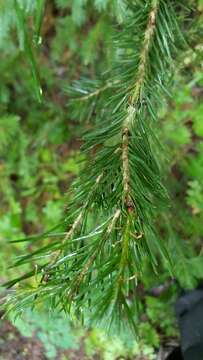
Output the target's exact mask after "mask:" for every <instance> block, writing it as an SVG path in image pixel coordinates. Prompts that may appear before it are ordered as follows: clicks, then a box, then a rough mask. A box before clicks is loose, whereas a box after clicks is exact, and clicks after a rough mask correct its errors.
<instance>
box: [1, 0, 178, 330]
mask: <svg viewBox="0 0 203 360" xmlns="http://www.w3.org/2000/svg"><path fill="white" fill-rule="evenodd" d="M175 3H176V2H175V1H173V0H164V1H163V0H151V1H149V0H144V1H143V2H139V1H127V4H128V12H127V14H126V22H125V23H124V24H123V29H122V31H120V30H119V31H118V32H117V33H116V36H115V56H114V58H115V61H114V65H113V68H112V69H111V71H109V72H107V73H105V74H104V75H102V77H101V79H99V80H98V81H93V82H92V86H91V82H90V81H89V82H88V81H86V80H85V81H84V79H83V80H82V81H81V84H78V83H76V84H75V87H73V88H72V89H71V92H72V94H74V95H75V99H76V101H75V105H74V99H73V101H71V107H73V113H74V115H76V117H77V115H78V114H79V115H81V114H82V115H81V117H82V118H83V119H86V118H87V117H88V118H89V116H91V117H93V113H94V114H95V113H96V115H95V118H94V120H95V122H96V125H95V126H94V128H93V129H92V130H91V131H88V133H86V134H85V136H84V145H83V147H82V151H84V153H85V154H86V157H87V161H86V163H85V166H84V169H83V172H82V173H81V175H80V177H79V179H78V180H77V181H76V182H75V183H74V185H73V188H72V190H71V191H72V201H70V203H69V207H68V209H69V212H68V215H67V218H66V222H65V224H64V225H65V226H66V227H67V225H68V229H69V230H68V231H67V232H66V235H65V237H64V239H63V241H61V239H60V238H57V236H56V240H55V243H54V244H51V243H50V244H49V245H47V246H46V247H44V248H42V249H39V250H38V251H37V252H36V251H35V252H33V253H31V254H28V255H27V256H25V257H23V258H22V259H21V260H20V261H18V262H17V265H20V264H24V263H26V262H29V261H31V260H32V261H37V258H36V255H37V256H39V255H41V262H40V264H39V266H38V267H37V271H31V272H30V273H28V274H27V276H26V275H25V276H24V279H27V278H28V277H31V276H33V274H35V275H36V272H37V276H36V277H38V278H39V283H38V288H37V289H33V297H32V300H33V302H34V303H35V302H37V301H40V300H44V299H49V298H50V299H51V300H52V301H53V303H54V304H58V305H59V306H60V307H61V309H64V310H66V311H68V312H69V313H72V312H73V313H74V314H75V315H76V314H77V315H78V314H79V313H81V310H82V313H84V309H85V311H86V312H87V313H88V315H89V317H90V318H91V319H92V320H94V319H100V320H101V319H103V321H104V322H107V323H110V324H112V323H113V322H115V323H116V322H117V321H119V322H122V323H123V322H124V323H126V322H127V323H128V324H130V325H131V326H132V327H133V329H134V328H135V319H136V314H137V304H136V301H137V291H136V285H137V282H138V281H140V279H142V272H143V263H144V262H145V261H146V258H148V260H149V262H150V263H151V265H152V267H153V268H154V269H155V268H156V267H157V260H156V259H157V254H159V255H160V257H161V259H162V261H163V262H164V263H165V265H166V266H168V268H169V270H170V271H172V269H171V267H170V257H169V255H168V252H167V244H164V243H163V242H162V240H161V239H159V237H158V236H157V234H156V229H155V226H154V220H155V219H156V216H157V213H158V211H162V208H163V204H164V205H165V203H166V200H167V193H166V190H165V188H164V186H163V184H162V179H161V174H160V169H159V165H158V160H157V157H156V150H154V149H157V141H156V137H155V134H154V131H153V130H154V129H153V121H154V120H156V119H157V107H158V104H159V98H160V97H163V96H164V95H165V93H166V87H167V86H168V81H169V78H170V77H171V67H172V59H173V58H174V55H176V53H177V47H178V46H179V35H178V32H177V29H178V21H177V16H176V5H175ZM178 11H180V10H178ZM181 40H182V39H181ZM83 85H84V87H83ZM83 88H84V90H83ZM81 94H85V95H84V96H82V97H81ZM74 106H75V108H74ZM157 153H158V151H157ZM98 174H100V175H99V176H98ZM98 229H99V231H98ZM56 251H57V253H56ZM50 252H51V253H52V254H54V259H52V260H50V262H49V263H48V264H47V257H48V256H50ZM43 257H44V262H43ZM44 273H45V274H46V275H47V280H46V281H45V277H44ZM22 279H23V277H22ZM19 281H20V279H17V280H14V281H13V282H12V285H13V284H15V283H16V282H19ZM24 294H25V292H23V293H22V294H21V293H20V294H19V298H18V300H16V299H15V301H14V303H12V299H11V300H9V301H8V306H9V305H10V304H11V306H13V305H14V306H15V307H16V306H17V308H19V307H21V306H25V305H26V304H27V303H28V304H30V289H29V290H28V293H27V294H28V295H27V298H28V299H29V301H28V302H27V300H26V295H24ZM130 295H131V296H133V297H134V298H135V299H136V300H135V301H133V302H132V303H131V302H130V303H129V302H128V300H127V299H129V296H130ZM16 301H17V302H16ZM16 304H17V305H16ZM133 314H135V316H134V315H133ZM88 315H87V317H88Z"/></svg>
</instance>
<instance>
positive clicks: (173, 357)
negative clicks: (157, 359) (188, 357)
mask: <svg viewBox="0 0 203 360" xmlns="http://www.w3.org/2000/svg"><path fill="white" fill-rule="evenodd" d="M166 360H184V359H183V356H182V352H181V348H180V347H176V348H175V349H173V351H172V352H171V353H170V354H169V355H168V356H167V358H166Z"/></svg>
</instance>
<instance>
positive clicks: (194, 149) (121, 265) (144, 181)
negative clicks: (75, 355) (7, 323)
mask: <svg viewBox="0 0 203 360" xmlns="http://www.w3.org/2000/svg"><path fill="white" fill-rule="evenodd" d="M38 3H39V7H38V8H37V9H36V8H34V7H32V6H30V5H32V4H34V3H33V2H29V3H28V2H19V4H20V8H21V9H23V14H24V17H23V19H24V25H25V31H26V34H28V35H29V41H30V42H29V44H30V45H31V46H32V51H33V54H35V59H36V60H35V62H36V64H38V65H37V72H39V73H40V86H41V87H42V88H43V89H44V91H43V101H42V103H41V104H39V103H38V102H37V101H36V87H35V92H34V91H33V89H34V88H33V76H35V75H34V73H33V76H31V69H32V63H31V64H30V60H29V50H28V51H27V54H26V49H25V46H24V52H21V50H20V49H19V45H18V42H17V39H16V33H15V29H16V24H17V17H16V13H15V11H14V7H13V6H12V5H11V2H6V3H5V2H3V1H2V2H1V3H0V4H1V5H0V6H1V7H0V9H1V10H2V9H3V11H1V12H0V17H1V19H3V21H2V22H1V23H0V24H1V25H0V26H1V39H0V46H1V49H2V56H3V60H4V61H3V62H2V63H1V65H0V70H1V73H2V82H1V85H0V87H1V91H0V98H1V105H0V114H1V115H0V149H1V153H2V158H1V162H0V172H1V175H2V176H1V180H0V192H1V196H2V205H3V206H2V210H1V220H0V247H1V274H2V276H3V277H4V278H6V279H11V278H12V277H13V278H15V277H19V279H20V278H21V276H22V274H24V272H26V271H27V272H28V278H29V276H30V275H31V276H32V278H31V279H28V280H26V281H25V283H24V284H23V286H20V287H18V288H17V292H16V298H15V297H14V296H13V297H12V299H11V306H13V305H16V301H17V312H18V313H20V312H21V310H22V311H24V307H26V306H30V305H31V303H32V301H31V300H30V299H31V298H30V297H29V296H32V299H33V298H34V300H35V302H38V300H43V299H45V298H51V296H50V295H54V296H53V298H52V299H51V300H52V303H51V305H52V306H53V307H54V308H55V307H56V306H57V305H58V306H59V307H60V309H65V310H66V311H69V312H70V314H71V316H72V317H73V319H74V320H75V319H76V317H77V318H78V317H80V318H82V320H83V317H85V319H86V324H89V318H91V317H92V313H93V312H94V310H95V308H96V307H95V308H94V307H93V304H95V305H99V306H100V303H99V302H98V298H99V301H101V303H102V304H103V305H104V306H103V308H102V306H101V307H100V308H99V310H101V314H100V313H98V312H96V315H99V316H102V313H104V312H105V311H106V314H107V317H108V320H109V319H110V317H111V319H113V320H116V319H118V322H119V320H120V317H121V316H122V317H123V319H124V322H125V321H126V319H127V320H128V321H129V319H130V321H131V320H132V319H133V318H134V319H135V321H136V320H137V321H139V327H137V332H139V336H140V338H141V339H140V340H139V341H138V342H137V343H133V344H131V345H130V347H127V346H126V344H124V343H123V342H122V341H121V340H120V339H119V340H118V339H117V340H115V339H114V340H111V339H109V338H108V337H107V336H106V334H105V335H104V334H103V333H102V332H101V331H100V330H92V332H91V333H90V336H89V337H88V336H87V341H85V343H86V352H87V354H88V355H89V356H93V355H94V353H95V352H97V353H99V354H101V356H103V357H105V358H106V359H114V358H115V357H116V355H117V354H118V353H119V354H120V356H128V357H133V356H136V355H140V354H141V353H142V354H145V356H148V358H149V359H151V358H153V357H154V356H155V355H154V350H153V348H154V347H157V346H159V343H160V335H161V336H162V335H164V336H167V337H168V336H176V328H175V325H174V317H173V316H172V312H173V306H174V301H175V297H176V296H177V293H178V291H177V287H176V286H175V287H174V293H173V292H170V291H169V292H168V293H167V294H166V295H165V297H161V298H160V299H152V298H149V297H147V298H146V307H143V306H142V305H141V303H140V302H139V297H140V294H139V293H138V290H139V287H138V288H137V287H136V286H137V283H138V284H139V283H140V282H141V284H142V285H143V286H144V288H145V289H150V288H151V287H153V286H157V284H160V283H164V282H165V281H167V279H168V277H169V276H170V274H169V272H168V270H169V268H170V271H171V273H172V275H173V276H174V277H176V279H177V281H178V282H179V284H180V286H182V287H187V288H192V287H194V286H196V284H197V281H198V280H199V279H202V246H201V238H202V234H203V215H202V214H203V212H202V196H203V195H202V193H203V185H202V179H203V173H202V169H203V167H202V164H203V158H202V128H201V121H200V119H201V112H202V105H201V99H202V98H201V94H202V84H203V80H202V79H203V78H202V71H201V69H202V63H201V56H200V50H201V49H200V48H201V46H200V45H199V42H198V41H199V40H197V39H198V36H199V35H198V36H197V35H195V34H194V33H191V34H190V33H189V35H190V36H191V39H192V41H193V43H192V47H193V49H194V51H193V50H192V49H189V50H187V51H186V52H185V51H183V50H182V51H183V55H182V57H180V58H179V59H180V63H181V69H179V68H178V69H177V71H176V74H175V84H174V86H173V91H172V95H171V98H170V100H169V101H168V105H167V103H166V101H165V99H164V97H165V95H164V94H165V93H167V94H168V89H169V87H170V84H169V82H170V75H171V72H172V71H173V68H174V62H173V61H174V60H172V59H174V55H175V57H176V56H177V55H176V51H177V49H175V48H174V44H176V45H177V47H179V41H178V37H177V34H178V33H177V29H176V22H175V16H172V14H173V9H170V11H171V10H172V13H170V14H169V15H170V18H171V16H172V18H173V19H172V22H168V23H167V24H169V25H168V26H169V30H168V28H167V29H166V23H165V21H164V19H165V15H166V14H165V13H164V12H163V15H164V16H163V17H161V16H160V19H159V23H158V29H157V34H156V40H155V41H154V43H153V44H152V48H151V53H150V57H149V61H150V64H149V69H147V74H146V79H145V83H144V85H143V88H142V92H141V95H140V98H139V99H138V105H137V106H138V108H139V110H140V113H139V116H138V117H136V119H135V121H134V123H133V126H132V129H131V128H130V136H129V141H130V155H129V156H130V174H132V175H133V176H132V179H130V185H131V186H132V190H131V193H130V197H131V198H132V199H133V216H132V217H133V219H131V217H130V215H129V212H130V211H128V206H126V205H127V204H126V202H125V199H124V198H125V197H124V195H123V163H122V156H121V152H122V150H120V149H121V148H122V138H123V136H122V131H123V120H125V119H126V108H127V107H128V104H129V101H131V100H130V95H132V93H133V90H134V86H135V85H136V80H137V78H138V77H137V76H136V75H137V67H138V63H139V54H140V52H141V49H142V40H143V36H142V34H143V31H144V28H145V27H146V23H147V18H148V14H149V10H150V9H149V6H147V5H146V8H145V11H142V10H143V9H141V8H139V6H140V4H141V2H139V1H138V2H135V7H133V8H132V9H131V10H129V9H128V11H126V8H125V5H124V4H125V2H124V1H115V2H114V1H89V2H82V1H78V2H76V1H64V0H58V1H56V4H57V6H58V10H56V9H55V7H54V3H53V4H51V5H50V4H49V5H47V7H46V9H45V11H46V14H47V16H46V19H47V20H46V21H44V22H41V20H42V11H43V2H41V1H39V2H38ZM146 3H147V2H146ZM169 3H171V2H169ZM191 3H192V2H191ZM167 4H168V2H167ZM23 5H24V6H23ZM141 5H143V4H141ZM193 5H194V4H193ZM137 6H138V8H139V9H140V10H139V11H138V8H137ZM165 6H166V5H163V9H165ZM199 6H200V7H201V4H199ZM74 8H75V10H74ZM95 8H96V10H97V11H95ZM169 8H170V6H169ZM72 10H74V11H72ZM57 11H58V12H57ZM77 11H78V16H77ZM163 11H164V10H163ZM135 13H136V14H137V17H136V16H135V17H134V14H135ZM56 14H58V15H57V16H56ZM177 14H180V15H181V17H182V10H181V9H179V7H178V9H177ZM132 15H133V21H132V17H131V16H132ZM167 16H168V15H167ZM193 16H194V18H195V21H196V26H197V28H198V31H200V29H201V26H202V25H201V26H200V25H199V23H201V21H200V20H199V18H197V16H196V13H195V14H193ZM12 20H13V21H12ZM181 20H182V19H180V21H179V19H178V21H177V22H181ZM116 22H119V27H118V28H115V23H116ZM21 25H22V24H21ZM183 25H184V26H186V28H187V31H188V27H187V26H188V25H187V24H185V23H183ZM20 27H21V26H20ZM138 29H139V31H138ZM113 33H114V40H113V41H112V34H113ZM23 34H24V33H23V32H22V27H21V37H22V38H23V37H24V35H23ZM163 34H165V36H163ZM166 34H167V35H166ZM173 34H174V35H173ZM41 35H42V45H41V47H40V46H39V45H40V44H39V43H40V36H41ZM129 37H130V38H129ZM172 39H173V41H172ZM176 41H177V43H176ZM195 41H196V42H197V44H196V43H195ZM113 42H114V45H113V46H112V44H113ZM157 43H158V45H157ZM180 43H181V44H182V40H181V41H180ZM22 44H23V42H22ZM24 45H25V44H24ZM155 45H156V46H155ZM155 48H156V49H157V51H158V55H159V56H157V54H156V53H155V51H154V49H155ZM152 49H153V51H152ZM8 54H9V56H8ZM154 54H155V55H154ZM152 55H153V56H152ZM159 58H161V62H160V61H159V60H160V59H159ZM27 60H28V61H27ZM151 61H152V62H151ZM171 65H172V68H171ZM176 65H177V62H175V66H176ZM109 67H110V68H111V70H110V71H108V72H106V69H107V68H109ZM112 67H113V69H112ZM162 67H163V69H162ZM165 69H167V71H165ZM152 70H153V71H152ZM22 73H23V76H22ZM158 73H159V75H160V76H159V78H158V77H156V75H157V74H158ZM150 74H152V76H151V75H150ZM81 75H82V80H81V81H75V82H74V84H73V86H69V84H70V82H71V80H72V79H73V78H75V79H78V78H79V77H80V76H81ZM87 77H88V80H87ZM92 78H93V79H92ZM119 79H121V81H120V80H119ZM155 80H156V81H155ZM168 80H169V82H168ZM35 85H36V84H35ZM38 85H39V84H38ZM38 85H37V86H38ZM64 88H65V90H66V94H65V95H64V93H63V90H62V89H64ZM38 89H39V86H38ZM67 93H68V97H69V98H68V103H69V106H68V108H67V107H66V104H67ZM163 93H164V94H163ZM156 94H157V95H156ZM70 96H71V99H70ZM167 96H168V95H167ZM145 98H146V99H147V104H146V99H145ZM160 99H161V101H160ZM141 100H142V101H141ZM133 105H134V104H133ZM157 114H158V115H159V119H157ZM153 120H156V121H153ZM79 122H80V123H79ZM81 127H83V129H87V130H88V132H87V134H86V135H85V141H86V143H85V145H83V150H84V151H83V153H82V155H81V154H79V152H78V148H79V143H77V142H76V144H75V143H74V142H73V141H75V139H76V138H78V137H79V136H80V134H81ZM95 129H96V130H95ZM131 132H132V134H133V136H132V135H131ZM154 133H156V135H157V136H155V135H154ZM157 138H158V139H160V140H161V142H162V143H163V148H162V149H160V145H159V144H157ZM71 139H73V140H71ZM133 139H135V141H134V140H133ZM72 149H73V150H72ZM88 149H89V150H88ZM119 151H120V152H119ZM165 154H167V155H168V162H167V163H166V161H165ZM86 159H87V162H86V163H84V161H86ZM103 169H104V175H103V177H101V178H100V179H99V180H100V182H99V184H98V188H96V186H95V180H96V179H98V176H99V175H100V173H101V171H102V170H103ZM75 176H78V177H79V180H77V181H76V182H74V183H73V186H72V189H71V191H69V192H68V194H67V196H66V200H65V201H66V203H65V206H64V199H63V194H64V192H66V191H67V190H68V187H69V183H70V182H71V180H72V178H73V177H75ZM163 182H164V185H165V187H167V188H168V190H169V193H170V197H171V202H169V201H168V198H167V196H166V191H165V187H163V186H162V183H163ZM90 190H91V191H90ZM88 194H91V195H90V196H89V195H88ZM67 204H68V206H67ZM84 205H85V206H84ZM83 206H84V207H83ZM169 206H170V211H168V212H167V211H165V210H164V208H166V207H169ZM67 207H68V209H67ZM64 208H66V209H67V211H66V213H65V215H66V219H65V223H63V224H62V225H61V226H60V227H59V226H58V227H56V228H55V229H53V230H52V231H49V232H48V233H45V235H44V236H41V235H39V236H35V235H34V236H33V237H32V234H36V233H38V234H41V233H43V232H44V231H46V230H47V229H50V228H52V227H54V226H55V225H56V224H57V223H59V222H60V219H61V218H63V217H64ZM79 208H80V210H78V209H79ZM117 208H118V209H121V214H119V218H118V219H115V217H114V216H115V214H116V209H117ZM129 210H131V207H130V208H129ZM81 211H82V215H83V220H82V221H81V222H80V224H78V225H77V228H75V229H74V232H73V233H72V234H71V237H70V239H69V241H68V242H67V243H66V242H64V243H63V239H64V235H67V232H68V231H70V230H71V229H72V226H73V224H74V223H75V219H77V217H78V216H79V214H80V212H81ZM135 214H136V216H137V215H138V217H137V218H136V219H138V220H137V222H136V221H134V217H135ZM113 219H114V220H115V221H117V222H116V223H114V220H113ZM126 219H130V220H129V222H130V225H129V224H128V223H127V221H126ZM110 224H111V225H110ZM128 225H129V227H128ZM110 228H111V229H110ZM121 228H122V229H123V230H124V231H122V230H121ZM129 228H131V229H130V230H131V231H130V236H129V239H127V236H126V234H127V233H128V232H129ZM108 229H110V230H111V234H108V235H109V236H108V237H106V235H105V234H106V233H107V232H108ZM154 230H155V231H154ZM142 233H144V235H145V236H143V235H142ZM132 234H133V235H132ZM141 235H142V237H140V236H141ZM147 235H148V236H147ZM26 237H27V240H29V242H28V241H25V240H26ZM16 239H23V240H24V241H23V242H17V243H15V244H13V245H11V244H10V243H9V241H10V240H16ZM122 239H124V240H125V241H126V243H127V240H128V243H129V244H130V247H129V249H130V251H127V250H126V249H127V247H125V246H123V244H124V242H123V243H122ZM166 248H167V249H166ZM100 249H102V251H101V252H99V251H98V250H100ZM123 249H124V250H125V251H123ZM25 252H26V253H28V256H24V254H25ZM59 252H60V257H57V256H56V258H55V255H58V253H59ZM12 254H15V255H16V265H20V264H22V265H23V266H22V267H20V266H17V267H15V268H13V269H11V270H10V274H9V275H8V270H7V267H8V259H9V261H10V262H11V260H10V259H11V258H12ZM94 254H97V257H96V258H95V259H94ZM131 254H132V255H131ZM70 255H72V257H71V256H70ZM168 255H170V259H169V256H168ZM91 256H92V257H91ZM133 256H136V263H135V262H134V258H133ZM49 259H51V260H50V261H49ZM87 259H93V260H94V263H92V265H91V266H90V265H89V263H88V261H87ZM151 262H152V263H153V266H151ZM131 263H132V264H133V265H132V266H131ZM50 264H51V266H50ZM86 265H88V266H89V269H88V270H87V272H86V273H85V274H84V275H85V276H84V281H83V282H81V284H79V285H80V286H79V289H76V290H75V289H74V285H75V284H76V283H77V281H78V278H79V277H80V275H81V273H82V271H83V269H84V268H85V266H86ZM41 267H42V268H43V269H42V268H41ZM155 267H157V268H158V270H159V274H158V275H157V274H156V273H154V272H153V270H154V269H155ZM85 270H86V269H85ZM29 272H30V273H29ZM121 273H122V276H124V278H125V279H127V280H126V281H125V282H124V283H123V284H121V285H119V282H118V278H119V276H120V274H121ZM44 274H45V276H44ZM82 274H83V273H82ZM90 274H92V275H90ZM109 274H110V276H109ZM121 278H122V277H121ZM77 284H78V283H77ZM99 286H101V288H100V289H99ZM71 287H72V289H73V290H74V291H73V293H74V296H73V299H74V301H75V303H76V305H77V307H76V311H75V312H74V308H72V309H70V308H69V305H70V301H69V298H68V296H70V295H69V294H70V293H69V289H71ZM78 290H79V291H80V292H78ZM21 291H22V292H21ZM126 294H127V300H126V301H125V296H123V295H126ZM131 294H132V295H131ZM35 295H37V296H35ZM90 295H91V296H90ZM128 295H129V296H128ZM90 298H91V299H90ZM19 299H20V300H21V303H19V302H18V300H19ZM112 299H113V301H112ZM135 299H136V300H135ZM54 301H56V302H54ZM97 303H98V304H97ZM8 304H9V306H10V303H9V302H8ZM108 304H109V305H110V306H109V308H108V309H106V308H105V306H106V307H107V305H108ZM121 304H122V305H121ZM14 307H15V306H14ZM81 309H82V311H81ZM129 309H130V310H129ZM9 310H10V307H9ZM114 310H116V311H115V312H114ZM114 314H115V315H114ZM141 314H142V315H143V314H144V317H145V318H146V314H147V319H146V320H144V321H143V320H141V319H140V317H138V315H141ZM166 314H168V316H166ZM93 318H94V316H93ZM38 321H39V317H36V321H35V326H36V327H37V323H38ZM28 322H29V320H28ZM43 322H44V320H43ZM104 322H105V319H104ZM45 323H46V320H45ZM160 323H163V326H161V329H160V326H159V325H160ZM119 325H120V324H118V327H119ZM131 325H132V326H133V325H134V324H132V322H131ZM20 326H21V325H20ZM49 326H51V325H50V324H49ZM42 327H43V325H42ZM58 327H59V328H62V329H64V328H63V324H61V323H60V324H58ZM41 330H42V333H44V332H45V333H46V335H42V338H43V339H44V342H45V343H47V344H48V345H47V346H49V345H50V348H51V350H52V354H54V351H56V347H57V346H58V345H59V343H60V341H62V342H63V340H59V343H57V344H55V342H54V340H53V339H51V340H50V336H49V335H48V336H47V331H46V329H44V328H43V329H41ZM54 331H55V330H54ZM55 333H56V331H55ZM59 346H60V345H59ZM95 348H96V350H95ZM115 354H116V355H115ZM143 356H144V355H143Z"/></svg>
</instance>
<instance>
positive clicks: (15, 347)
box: [0, 320, 99, 360]
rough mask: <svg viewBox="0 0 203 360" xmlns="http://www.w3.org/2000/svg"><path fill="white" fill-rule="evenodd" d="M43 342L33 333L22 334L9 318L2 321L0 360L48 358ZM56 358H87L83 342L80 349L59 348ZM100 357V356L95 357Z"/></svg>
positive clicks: (0, 328)
mask: <svg viewBox="0 0 203 360" xmlns="http://www.w3.org/2000/svg"><path fill="white" fill-rule="evenodd" d="M48 359H50V358H49V357H47V356H46V349H45V347H44V345H43V343H42V342H41V341H40V340H39V339H38V338H37V336H35V334H33V336H32V337H25V336H22V335H21V333H20V332H19V330H18V329H17V328H16V327H15V326H13V325H12V323H11V322H9V321H8V320H4V321H1V322H0V360H48ZM54 359H55V360H66V359H67V360H82V359H87V357H86V355H85V352H84V347H83V344H82V343H81V346H80V348H79V349H73V350H72V349H69V350H62V349H57V355H56V356H55V357H54ZM94 359H95V360H96V359H98V360H99V358H98V357H94Z"/></svg>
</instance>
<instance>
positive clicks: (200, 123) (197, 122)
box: [193, 104, 203, 137]
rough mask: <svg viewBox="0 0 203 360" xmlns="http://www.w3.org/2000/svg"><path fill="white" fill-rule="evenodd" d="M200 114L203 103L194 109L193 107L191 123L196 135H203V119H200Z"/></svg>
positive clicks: (202, 112)
mask: <svg viewBox="0 0 203 360" xmlns="http://www.w3.org/2000/svg"><path fill="white" fill-rule="evenodd" d="M202 114H203V104H201V105H199V106H197V107H196V109H195V113H194V125H193V128H194V131H195V134H197V135H198V136H202V137H203V119H202Z"/></svg>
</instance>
